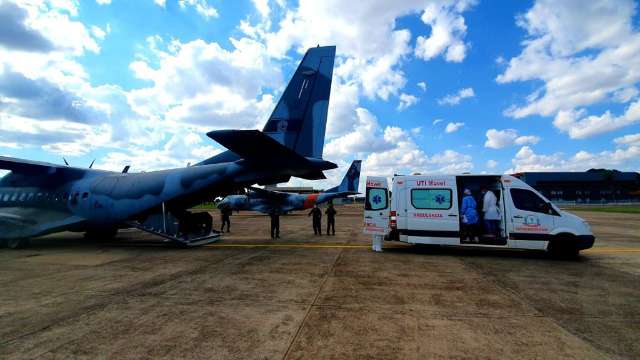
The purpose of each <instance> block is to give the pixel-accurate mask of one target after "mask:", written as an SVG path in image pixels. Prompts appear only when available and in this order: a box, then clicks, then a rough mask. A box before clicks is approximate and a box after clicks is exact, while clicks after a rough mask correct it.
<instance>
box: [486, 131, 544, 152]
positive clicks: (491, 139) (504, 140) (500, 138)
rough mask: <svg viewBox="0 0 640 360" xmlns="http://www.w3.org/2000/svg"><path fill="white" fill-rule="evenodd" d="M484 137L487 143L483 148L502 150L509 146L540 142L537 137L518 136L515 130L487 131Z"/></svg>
mask: <svg viewBox="0 0 640 360" xmlns="http://www.w3.org/2000/svg"><path fill="white" fill-rule="evenodd" d="M486 136H487V141H486V142H485V143H484V146H485V147H488V148H491V149H502V148H504V147H507V146H511V145H525V144H537V143H538V142H539V141H540V138H539V137H538V136H533V135H528V136H520V135H518V132H517V131H516V130H515V129H505V130H497V129H489V130H487V133H486Z"/></svg>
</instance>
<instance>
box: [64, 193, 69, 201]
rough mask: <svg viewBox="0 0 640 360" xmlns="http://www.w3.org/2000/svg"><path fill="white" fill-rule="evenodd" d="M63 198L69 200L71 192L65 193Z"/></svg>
mask: <svg viewBox="0 0 640 360" xmlns="http://www.w3.org/2000/svg"><path fill="white" fill-rule="evenodd" d="M62 200H64V201H67V200H69V193H64V195H62Z"/></svg>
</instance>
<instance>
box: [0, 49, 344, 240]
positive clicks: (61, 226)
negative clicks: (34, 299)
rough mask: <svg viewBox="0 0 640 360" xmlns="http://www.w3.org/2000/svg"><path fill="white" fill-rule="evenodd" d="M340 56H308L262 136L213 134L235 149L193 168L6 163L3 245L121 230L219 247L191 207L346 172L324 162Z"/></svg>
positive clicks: (2, 165)
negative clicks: (255, 188) (246, 190)
mask: <svg viewBox="0 0 640 360" xmlns="http://www.w3.org/2000/svg"><path fill="white" fill-rule="evenodd" d="M334 58H335V46H325V47H316V48H310V49H309V50H307V53H306V54H305V56H304V58H303V59H302V62H301V63H300V65H299V66H298V68H297V70H296V72H295V73H294V75H293V78H292V79H291V81H290V82H289V84H288V85H287V87H286V89H285V91H284V93H283V94H282V97H281V98H280V100H279V101H278V104H277V105H276V107H275V109H274V111H273V113H272V114H271V117H270V118H269V120H268V121H267V123H266V125H265V127H264V129H263V131H262V132H260V131H258V130H219V131H211V132H209V133H207V136H209V137H210V138H211V139H213V140H215V141H217V142H218V143H220V144H221V145H223V146H224V147H226V148H227V149H229V150H228V151H226V152H223V153H221V154H218V155H216V156H213V157H211V158H209V159H206V160H204V161H202V162H200V163H198V164H196V165H192V166H190V167H186V168H178V169H169V170H161V171H153V172H144V173H129V172H128V169H127V168H126V171H125V170H123V172H121V173H119V172H110V171H102V170H96V169H83V168H77V167H71V166H63V165H55V164H50V163H44V162H37V161H29V160H22V159H15V158H9V157H0V169H4V170H9V171H10V172H9V173H8V174H7V175H5V176H4V177H2V178H1V179H0V243H3V244H5V245H7V246H9V247H11V248H20V247H24V246H26V245H27V244H28V243H29V238H32V237H35V236H40V235H44V234H49V233H54V232H59V231H76V232H85V233H87V235H88V237H92V238H110V237H113V236H115V235H116V233H117V231H118V228H121V227H137V228H139V229H141V230H144V231H147V232H151V233H154V234H156V235H159V236H162V237H164V238H166V239H168V240H171V241H174V242H176V243H178V244H182V245H185V246H195V245H201V244H204V243H207V242H211V241H212V240H211V239H212V237H213V236H214V234H212V233H211V225H212V219H211V216H210V215H208V214H207V213H191V212H189V211H188V209H190V208H191V207H193V206H194V205H196V204H198V203H200V202H202V199H204V198H211V197H212V196H215V195H216V194H219V195H223V194H228V193H230V192H231V191H233V190H234V189H239V188H243V187H247V186H251V185H252V184H274V183H280V182H286V181H288V180H289V179H290V177H292V176H295V177H300V178H303V179H311V180H316V179H324V178H325V176H324V174H323V173H322V171H323V170H328V169H335V168H336V167H337V165H335V164H334V163H331V162H329V161H325V160H323V159H322V150H323V147H324V135H325V126H326V121H327V110H328V105H329V94H330V89H331V79H332V74H333V63H334Z"/></svg>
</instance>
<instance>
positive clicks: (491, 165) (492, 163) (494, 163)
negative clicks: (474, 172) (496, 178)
mask: <svg viewBox="0 0 640 360" xmlns="http://www.w3.org/2000/svg"><path fill="white" fill-rule="evenodd" d="M486 166H487V169H495V168H496V167H497V166H498V162H497V161H495V160H492V159H489V160H487V165H486Z"/></svg>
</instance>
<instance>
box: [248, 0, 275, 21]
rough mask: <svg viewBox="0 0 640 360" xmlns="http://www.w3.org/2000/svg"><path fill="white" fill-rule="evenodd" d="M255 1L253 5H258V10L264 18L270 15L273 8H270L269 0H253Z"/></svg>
mask: <svg viewBox="0 0 640 360" xmlns="http://www.w3.org/2000/svg"><path fill="white" fill-rule="evenodd" d="M251 1H252V2H253V6H255V7H256V10H258V12H259V13H260V15H261V16H262V17H264V18H267V17H269V13H270V12H271V9H270V8H269V0H251Z"/></svg>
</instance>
